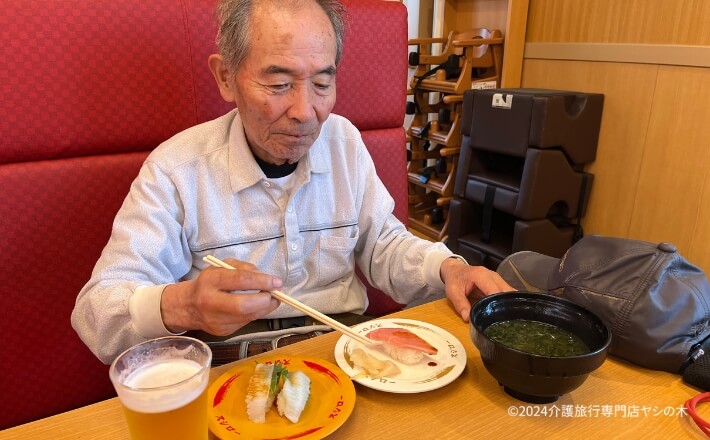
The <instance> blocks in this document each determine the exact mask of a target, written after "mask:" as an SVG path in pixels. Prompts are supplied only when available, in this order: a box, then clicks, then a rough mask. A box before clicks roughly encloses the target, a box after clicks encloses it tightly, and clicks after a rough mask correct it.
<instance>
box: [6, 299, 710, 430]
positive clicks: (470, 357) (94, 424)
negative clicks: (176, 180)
mask: <svg viewBox="0 0 710 440" xmlns="http://www.w3.org/2000/svg"><path fill="white" fill-rule="evenodd" d="M390 317H399V318H408V319H415V320H419V321H424V322H427V323H431V324H434V325H436V326H438V327H440V328H442V329H444V330H446V331H448V332H450V333H451V334H453V335H454V336H455V337H456V338H457V339H458V340H459V341H460V342H461V343H462V344H463V346H464V348H465V350H466V355H467V363H466V368H465V369H464V371H463V373H462V374H461V376H460V377H459V378H458V379H456V380H455V381H453V382H452V383H450V384H449V385H446V386H444V387H442V388H439V389H436V390H433V391H428V392H423V393H416V394H399V393H387V392H383V391H377V390H373V389H371V388H368V387H365V386H363V385H360V384H358V383H356V384H355V389H356V393H357V397H356V402H355V408H354V410H353V412H352V414H351V415H350V417H349V418H348V420H347V421H345V423H343V425H342V426H340V428H339V429H338V430H337V431H335V432H334V433H333V434H332V435H331V436H330V437H328V438H332V439H357V440H365V439H366V440H371V439H395V440H396V439H417V440H426V439H432V440H433V439H436V440H439V439H476V438H482V439H483V438H484V439H498V438H515V439H528V438H529V439H536V440H537V439H542V438H544V439H573V438H588V437H590V436H591V437H594V438H598V439H613V438H620V439H621V438H624V439H626V438H661V437H662V438H664V439H674V438H681V439H702V438H705V436H704V434H703V433H702V432H701V431H700V430H699V429H698V428H697V427H696V426H695V424H694V423H693V421H692V419H691V418H690V417H688V416H687V414H685V412H683V411H682V406H683V403H684V402H685V401H686V400H687V399H689V398H691V397H693V396H695V395H697V394H699V393H700V390H698V389H695V388H693V387H690V386H688V385H686V384H685V383H684V382H683V381H682V379H681V377H680V376H677V375H673V374H670V373H665V372H660V371H652V370H647V369H643V368H639V367H637V366H634V365H632V364H629V363H626V362H623V361H620V360H618V359H615V358H612V357H609V358H607V360H606V361H605V363H604V364H603V365H602V366H601V367H600V368H599V369H598V370H596V371H595V372H593V373H592V374H591V375H590V376H589V377H588V378H587V380H586V381H585V382H584V383H583V384H582V386H581V387H580V388H578V389H576V390H574V391H572V392H571V393H569V394H567V395H564V396H562V397H560V399H559V400H557V401H556V402H554V403H550V404H544V405H533V404H529V403H525V402H521V401H518V400H516V399H514V398H512V397H510V396H508V395H507V394H506V393H505V392H504V391H503V390H502V388H501V387H500V386H499V385H498V383H497V382H496V381H495V379H493V377H492V376H491V375H490V374H489V373H488V371H487V370H486V369H485V367H484V366H483V363H482V361H481V358H480V355H479V352H478V350H477V349H476V347H475V346H474V345H473V343H472V341H471V338H470V335H469V326H468V324H466V323H464V322H463V321H461V319H460V318H459V317H458V316H457V315H456V313H455V312H454V311H453V309H452V308H451V307H450V306H449V304H448V302H447V300H445V299H443V300H437V301H433V302H430V303H427V304H424V305H421V306H418V307H414V308H411V309H406V310H403V311H401V312H398V313H396V314H394V315H391V316H390ZM339 337H340V334H339V333H335V332H333V333H329V334H326V335H323V336H319V337H317V338H314V339H310V340H307V341H304V342H300V343H297V344H293V345H289V346H286V347H283V348H280V349H279V353H282V354H285V355H290V356H294V355H298V356H307V357H315V358H318V359H324V360H327V361H329V362H332V363H334V364H335V363H336V360H335V355H334V347H335V344H336V342H337V340H338V338H339ZM273 353H274V352H271V354H273ZM241 362H253V358H250V359H247V360H244V361H241ZM233 366H234V364H230V365H225V366H222V367H218V368H214V369H213V371H212V373H211V380H212V381H214V380H216V379H217V378H218V377H219V376H220V375H222V374H223V373H224V372H226V371H227V370H228V369H230V368H232V367H233ZM702 406H704V405H701V406H700V407H699V409H698V412H699V413H700V414H701V415H703V416H705V414H710V408H709V409H703V408H702ZM708 406H709V407H710V405H708ZM128 438H129V437H128V431H127V428H126V424H125V422H124V419H123V412H122V409H121V406H120V403H119V402H118V400H117V399H110V400H107V401H104V402H100V403H97V404H94V405H89V406H86V407H83V408H79V409H76V410H73V411H69V412H66V413H63V414H59V415H56V416H53V417H49V418H46V419H42V420H38V421H35V422H32V423H28V424H25V425H21V426H18V427H14V428H10V429H7V430H5V431H2V432H0V440H5V439H48V440H49V439H52V440H61V439H93V440H100V439H111V440H113V439H128Z"/></svg>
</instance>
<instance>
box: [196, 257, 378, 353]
mask: <svg viewBox="0 0 710 440" xmlns="http://www.w3.org/2000/svg"><path fill="white" fill-rule="evenodd" d="M203 260H204V261H205V262H206V263H208V264H211V265H212V266H216V267H223V268H225V269H234V267H233V266H231V265H229V264H227V263H225V262H224V261H222V260H220V259H219V258H215V257H213V256H212V255H208V256H206V257H204V258H203ZM269 293H271V296H273V297H274V298H276V299H278V300H279V301H281V302H284V303H286V304H288V305H290V306H291V307H293V308H295V309H297V310H300V311H301V312H303V313H305V314H306V315H308V316H310V317H312V318H315V319H317V320H318V321H320V322H322V323H323V324H325V325H327V326H329V327H330V328H332V329H333V330H337V331H339V332H341V333H343V334H345V335H347V336H349V337H351V338H352V339H355V340H356V341H358V342H360V343H362V344H366V345H372V344H373V343H374V342H375V341H372V340H370V339H368V338H366V337H365V336H363V335H361V334H359V333H356V332H355V331H354V330H353V329H351V328H350V327H348V326H346V325H345V324H342V323H340V322H338V321H336V320H335V319H333V318H331V317H330V316H327V315H324V314H322V313H321V312H319V311H318V310H316V309H312V308H310V307H308V306H307V305H305V304H303V303H302V302H300V301H298V300H296V299H294V298H291V297H290V296H288V295H286V294H285V293H283V292H279V291H278V290H272V291H271V292H269Z"/></svg>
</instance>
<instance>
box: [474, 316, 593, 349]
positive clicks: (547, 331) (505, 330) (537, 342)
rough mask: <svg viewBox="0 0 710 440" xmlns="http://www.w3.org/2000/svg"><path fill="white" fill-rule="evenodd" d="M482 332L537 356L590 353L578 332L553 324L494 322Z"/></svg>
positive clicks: (515, 320)
mask: <svg viewBox="0 0 710 440" xmlns="http://www.w3.org/2000/svg"><path fill="white" fill-rule="evenodd" d="M483 334H484V335H486V336H488V337H489V338H491V339H493V340H494V341H497V342H500V343H501V344H503V345H506V346H508V347H511V348H514V349H516V350H520V351H524V352H526V353H531V354H536V355H540V356H555V357H562V356H578V355H581V354H586V353H589V347H587V345H586V344H585V343H584V341H582V340H581V339H580V338H579V337H578V336H577V335H575V334H573V333H571V332H568V331H567V330H564V329H562V328H559V327H557V326H555V325H552V324H545V323H542V322H538V321H530V320H527V319H512V320H509V321H501V322H496V323H494V324H491V325H490V326H488V328H487V329H485V330H484V331H483Z"/></svg>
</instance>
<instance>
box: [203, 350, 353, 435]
mask: <svg viewBox="0 0 710 440" xmlns="http://www.w3.org/2000/svg"><path fill="white" fill-rule="evenodd" d="M258 361H259V362H262V363H273V362H276V361H281V362H283V363H284V364H285V366H286V368H288V370H289V371H302V372H304V373H306V374H307V375H308V377H309V378H310V379H311V395H310V398H309V399H308V403H306V407H305V408H304V410H303V413H301V418H300V419H299V421H298V423H291V421H289V420H288V419H287V418H286V417H282V416H280V415H279V413H278V411H277V410H276V407H274V408H272V409H271V410H270V411H269V412H268V413H267V414H266V423H254V422H252V421H251V420H249V419H248V418H247V410H246V403H245V397H246V394H245V393H246V389H247V384H248V383H249V378H250V377H251V375H252V374H253V373H254V362H256V360H255V361H254V362H250V361H249V360H247V361H245V362H242V363H240V364H239V365H236V366H235V367H234V368H232V369H230V370H229V371H227V372H226V373H224V374H223V375H222V376H220V377H219V378H218V379H217V380H216V381H215V382H214V383H213V384H212V385H210V388H209V391H208V393H209V394H208V399H209V409H208V411H209V425H210V431H212V433H213V434H215V435H216V436H218V437H219V438H221V439H223V440H226V439H231V438H239V439H276V438H279V439H284V438H288V439H298V440H304V439H320V438H323V437H325V436H326V435H328V434H331V433H333V432H334V431H335V430H336V429H338V428H339V427H340V426H341V425H342V424H343V423H345V421H346V420H347V419H348V417H350V414H351V413H352V412H353V408H354V407H355V386H354V385H353V383H352V381H351V380H350V378H349V377H348V376H347V375H346V374H345V373H344V372H343V370H341V369H340V368H339V367H337V366H336V365H334V364H332V363H330V362H328V361H325V360H322V359H312V358H302V357H297V356H285V357H284V356H269V355H268V354H266V356H261V357H259V358H258Z"/></svg>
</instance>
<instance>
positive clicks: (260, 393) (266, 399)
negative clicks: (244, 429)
mask: <svg viewBox="0 0 710 440" xmlns="http://www.w3.org/2000/svg"><path fill="white" fill-rule="evenodd" d="M273 375H274V365H273V364H261V363H257V364H256V368H255V369H254V374H253V375H252V376H251V377H250V378H249V384H248V385H247V396H246V404H247V417H249V420H251V421H252V422H254V423H264V422H266V413H267V412H268V411H269V409H270V408H271V406H272V405H273V404H274V399H275V398H276V391H275V389H274V387H272V377H273Z"/></svg>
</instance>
